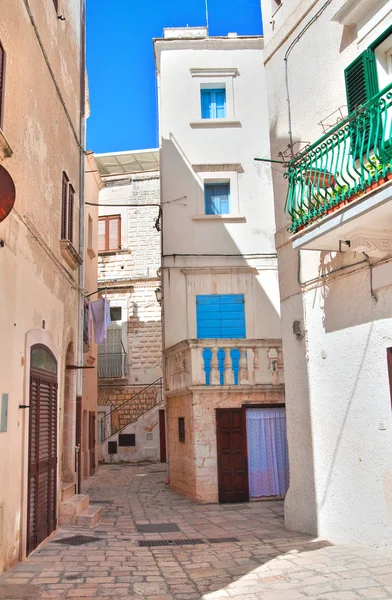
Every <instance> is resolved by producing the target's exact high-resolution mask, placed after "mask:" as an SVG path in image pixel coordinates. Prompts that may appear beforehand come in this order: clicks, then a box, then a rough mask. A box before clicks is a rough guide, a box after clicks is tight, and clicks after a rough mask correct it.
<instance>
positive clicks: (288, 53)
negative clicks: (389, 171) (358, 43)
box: [283, 0, 332, 159]
mask: <svg viewBox="0 0 392 600" xmlns="http://www.w3.org/2000/svg"><path fill="white" fill-rule="evenodd" d="M331 2H332V0H327V2H325V3H324V4H323V6H322V7H321V8H320V9H319V10H318V11H317V12H316V14H315V15H314V16H313V17H312V18H311V19H310V21H308V23H307V24H306V25H305V27H304V28H303V29H301V31H300V32H299V34H298V35H297V37H296V38H295V39H294V40H293V41H292V42H291V44H290V46H289V47H288V48H287V50H286V53H285V55H284V59H283V60H284V65H285V84H286V96H287V97H286V100H287V113H288V125H289V131H288V133H289V140H290V151H291V158H292V159H293V158H294V152H293V131H292V120H291V101H290V89H289V72H288V58H289V56H290V54H291V51H292V49H293V48H294V46H295V45H296V44H297V43H298V42H299V40H300V39H301V38H302V36H303V35H305V33H306V32H307V30H308V29H309V27H310V26H311V25H313V23H314V22H315V21H317V19H318V18H319V16H320V15H321V14H322V13H323V12H324V10H325V9H326V8H327V6H328V5H329V4H331Z"/></svg>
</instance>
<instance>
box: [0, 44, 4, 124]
mask: <svg viewBox="0 0 392 600" xmlns="http://www.w3.org/2000/svg"><path fill="white" fill-rule="evenodd" d="M4 84H5V50H4V48H3V46H2V44H1V42H0V129H1V128H2V127H3V108H4Z"/></svg>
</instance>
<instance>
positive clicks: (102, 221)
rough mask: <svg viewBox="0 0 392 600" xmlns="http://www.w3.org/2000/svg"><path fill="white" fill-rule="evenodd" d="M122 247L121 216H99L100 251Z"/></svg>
mask: <svg viewBox="0 0 392 600" xmlns="http://www.w3.org/2000/svg"><path fill="white" fill-rule="evenodd" d="M120 249H121V217H120V215H109V216H105V217H99V221H98V252H108V251H109V250H120Z"/></svg>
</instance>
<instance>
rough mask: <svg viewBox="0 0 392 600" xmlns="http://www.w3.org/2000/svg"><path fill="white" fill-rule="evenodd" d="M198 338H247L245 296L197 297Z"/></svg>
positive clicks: (216, 295) (215, 295) (214, 295)
mask: <svg viewBox="0 0 392 600" xmlns="http://www.w3.org/2000/svg"><path fill="white" fill-rule="evenodd" d="M196 328H197V337H198V338H199V339H202V338H220V339H232V338H245V337H246V328H245V303H244V296H243V294H221V295H219V294H213V295H208V296H204V295H203V296H196Z"/></svg>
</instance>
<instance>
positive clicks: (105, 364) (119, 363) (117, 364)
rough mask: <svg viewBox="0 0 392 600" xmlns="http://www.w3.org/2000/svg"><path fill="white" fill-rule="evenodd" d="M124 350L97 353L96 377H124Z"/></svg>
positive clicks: (125, 364) (126, 370) (125, 372)
mask: <svg viewBox="0 0 392 600" xmlns="http://www.w3.org/2000/svg"><path fill="white" fill-rule="evenodd" d="M127 356H128V355H127V353H126V352H100V353H98V377H99V378H103V379H104V378H116V377H126V375H127V372H128V368H127V367H128V362H127Z"/></svg>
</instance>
